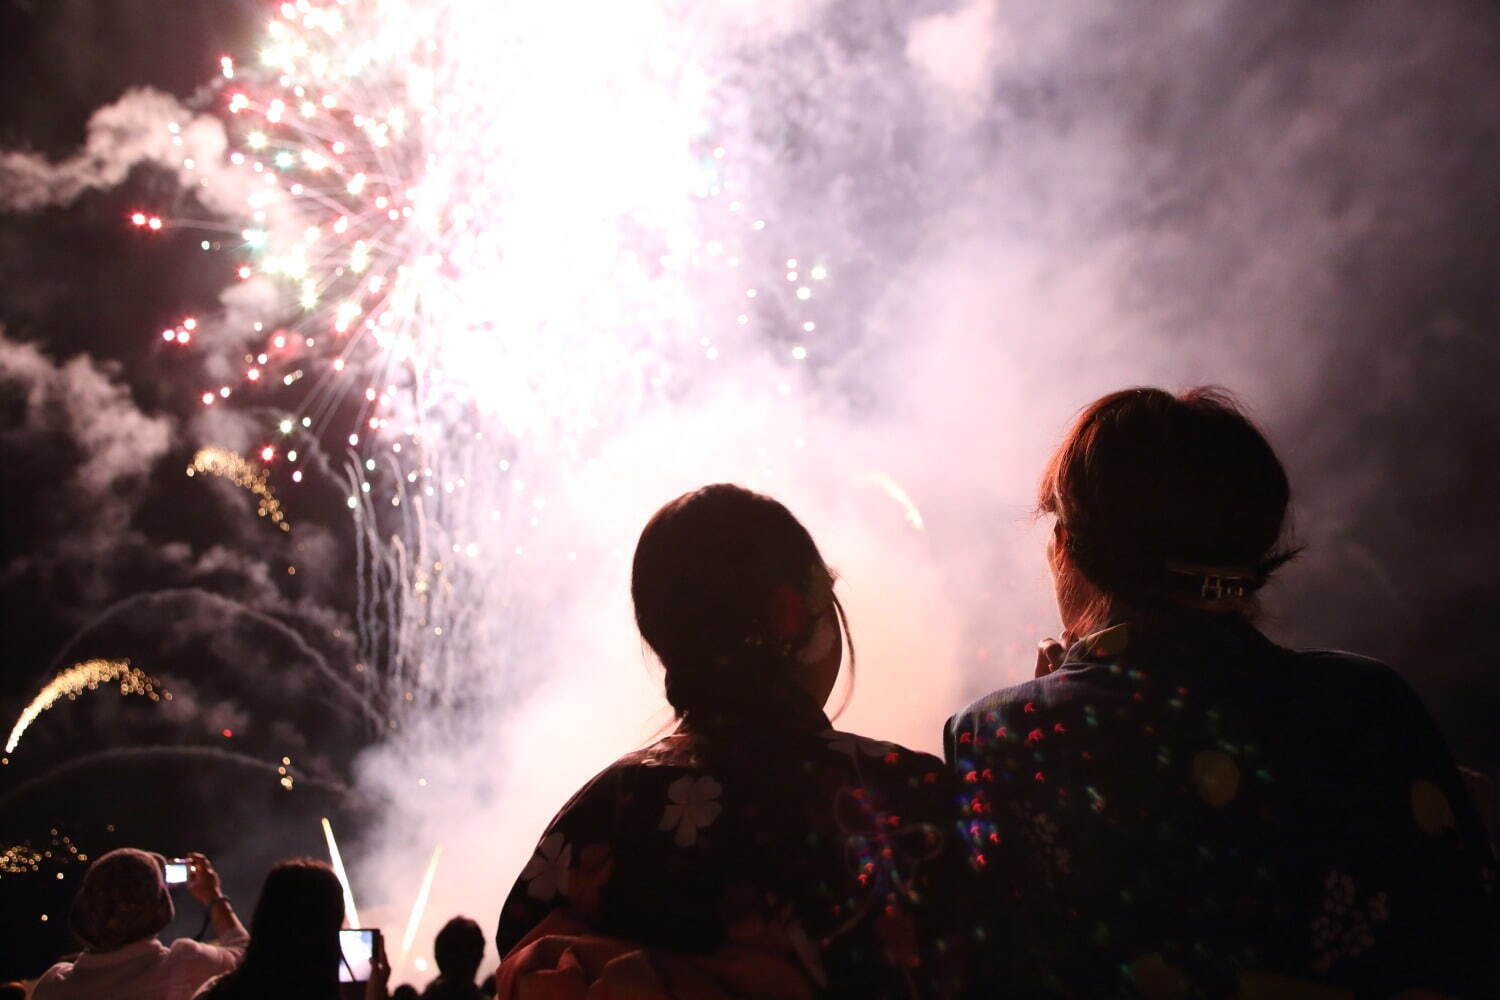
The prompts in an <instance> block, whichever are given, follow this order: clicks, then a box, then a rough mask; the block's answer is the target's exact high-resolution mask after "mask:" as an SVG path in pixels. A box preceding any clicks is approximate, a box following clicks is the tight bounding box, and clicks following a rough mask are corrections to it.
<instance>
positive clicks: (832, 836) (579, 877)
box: [496, 711, 963, 997]
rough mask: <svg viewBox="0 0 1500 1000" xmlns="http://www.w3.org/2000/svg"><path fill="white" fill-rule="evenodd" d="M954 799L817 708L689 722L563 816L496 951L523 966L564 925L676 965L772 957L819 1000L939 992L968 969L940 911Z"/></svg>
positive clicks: (911, 762) (914, 763)
mask: <svg viewBox="0 0 1500 1000" xmlns="http://www.w3.org/2000/svg"><path fill="white" fill-rule="evenodd" d="M951 802H952V785H951V779H950V777H949V772H948V771H947V769H946V768H945V767H944V766H943V763H942V762H941V761H939V760H938V759H937V758H935V757H932V756H930V755H928V754H922V753H915V752H913V751H911V750H907V749H905V748H903V747H900V746H897V745H895V744H893V743H883V742H877V741H875V740H869V739H865V738H863V737H860V736H855V735H852V734H850V733H843V732H838V731H835V730H834V729H832V728H830V727H829V725H828V720H827V719H826V717H824V716H823V714H822V713H821V712H816V711H809V712H807V713H806V715H805V717H804V718H800V719H779V720H777V721H776V722H774V723H770V722H755V723H751V722H745V721H741V722H733V721H729V720H724V719H718V720H714V721H711V722H709V723H707V724H705V725H691V724H684V726H683V727H682V728H680V729H679V731H678V732H676V733H674V734H673V735H671V736H668V737H666V738H665V739H662V740H660V741H658V742H657V743H655V744H653V745H652V746H650V747H647V748H646V749H644V750H640V751H637V752H635V753H632V754H628V755H626V756H625V757H622V758H621V759H620V760H618V761H616V762H615V763H614V764H612V765H610V766H609V767H608V768H606V769H605V770H604V772H603V773H601V774H600V775H599V776H598V777H596V778H594V779H593V780H592V781H591V782H589V783H588V784H587V785H585V786H584V787H583V789H582V790H580V791H579V792H578V793H577V794H576V795H575V796H574V797H573V799H572V801H570V802H569V803H568V804H567V805H566V806H564V807H563V810H562V811H561V812H560V813H559V814H558V815H557V817H556V818H555V819H554V820H553V821H552V823H551V824H550V825H549V826H548V827H547V830H546V832H545V833H543V835H542V838H541V842H540V844H538V846H537V849H536V853H535V855H534V856H533V857H532V859H531V861H530V863H528V864H527V865H526V867H525V869H524V870H523V871H522V872H521V876H520V878H519V879H518V880H517V882H516V884H515V887H514V888H513V889H512V890H511V893H510V896H509V898H508V899H507V900H506V903H505V907H504V909H503V910H502V912H501V915H500V927H499V931H498V933H497V936H496V943H497V945H498V948H499V951H500V954H501V956H502V957H505V958H508V959H513V956H512V955H511V953H512V952H513V950H517V945H518V943H522V942H523V939H526V938H527V936H528V935H532V937H533V938H534V937H535V934H534V933H533V932H534V931H536V930H537V929H538V927H539V925H541V924H542V922H543V921H544V920H546V919H548V918H549V916H550V915H554V914H557V913H559V911H560V912H561V914H563V915H565V916H566V922H567V923H570V924H573V925H575V926H577V925H581V926H585V927H587V928H588V929H589V930H590V931H591V932H593V933H596V934H598V935H601V936H603V937H606V938H609V939H612V940H614V941H620V940H623V941H627V942H632V943H633V944H637V945H641V946H644V947H646V948H653V949H662V950H665V951H668V952H672V953H676V954H678V955H687V956H709V955H726V954H729V953H730V951H733V953H734V954H736V955H739V956H743V955H744V954H746V953H747V952H748V953H751V954H756V953H758V954H762V955H765V956H768V957H769V958H771V959H773V960H775V961H776V962H778V963H789V964H790V966H791V967H793V968H794V969H795V970H798V971H797V975H798V976H799V977H800V978H802V979H803V980H804V981H805V982H806V983H807V984H808V988H809V991H810V992H811V993H816V994H819V995H831V996H850V997H856V996H857V997H907V996H930V995H936V994H940V993H943V992H945V991H947V989H948V985H951V983H952V982H953V981H955V980H956V977H957V976H958V975H959V973H960V972H961V970H960V969H959V968H958V966H957V964H956V963H957V952H958V951H959V950H961V949H959V948H956V947H955V942H954V941H953V940H952V939H951V938H950V937H949V936H948V933H947V932H948V928H950V927H952V928H956V927H957V923H956V921H955V920H954V917H953V913H952V911H951V909H947V908H945V907H944V905H943V903H944V901H945V900H946V899H947V897H948V896H949V894H950V892H951V887H950V885H949V884H948V881H949V879H948V872H949V870H950V866H959V865H962V864H963V862H962V854H963V852H962V850H961V849H959V847H958V845H957V843H956V842H955V843H953V844H951V845H950V840H953V839H954V838H953V837H952V836H950V833H951V831H952V829H953V824H952V819H951V808H952V806H951ZM526 943H530V942H529V941H528V942H526ZM588 950H589V949H588V948H585V949H583V950H582V951H579V952H578V954H580V955H582V954H584V952H585V951H588ZM593 950H594V951H599V949H598V948H595V949H593ZM603 950H604V951H605V952H606V953H607V954H609V955H614V954H617V953H618V952H619V950H620V948H619V946H618V945H610V946H609V947H606V948H604V949H603ZM585 964H587V962H585Z"/></svg>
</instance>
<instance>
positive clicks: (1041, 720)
mask: <svg viewBox="0 0 1500 1000" xmlns="http://www.w3.org/2000/svg"><path fill="white" fill-rule="evenodd" d="M1289 496H1290V492H1289V488H1288V484H1287V479H1286V474H1285V472H1284V471H1283V469H1282V466H1281V463H1280V461H1279V460H1278V459H1277V458H1276V455H1275V453H1274V452H1273V451H1272V450H1271V447H1270V445H1269V444H1268V443H1267V442H1266V440H1265V438H1264V437H1262V435H1261V434H1260V432H1259V431H1258V430H1257V429H1256V428H1255V427H1254V425H1253V424H1251V422H1250V421H1249V420H1248V419H1246V418H1245V417H1244V416H1243V414H1242V413H1241V412H1240V411H1239V410H1238V409H1237V408H1236V406H1235V405H1234V404H1233V402H1232V400H1231V399H1229V398H1228V397H1227V396H1226V395H1224V394H1223V393H1222V392H1220V391H1217V390H1210V389H1198V390H1193V391H1191V392H1188V393H1186V394H1184V395H1182V396H1174V395H1172V394H1170V393H1167V392H1163V391H1161V390H1156V389H1131V390H1126V391H1123V392H1118V393H1114V394H1112V395H1109V396H1106V397H1104V398H1103V399H1100V400H1099V401H1097V402H1095V403H1094V404H1093V405H1091V406H1090V407H1088V408H1087V409H1086V410H1085V411H1084V412H1083V414H1082V416H1080V418H1079V419H1078V422H1077V423H1076V424H1075V425H1074V427H1073V429H1072V431H1071V432H1070V433H1069V435H1068V436H1067V438H1066V440H1065V441H1064V442H1063V444H1062V446H1061V447H1060V448H1059V449H1058V451H1057V453H1056V454H1055V455H1054V456H1053V458H1052V460H1051V463H1050V465H1049V466H1048V468H1047V471H1046V474H1045V475H1044V477H1043V480H1042V488H1041V494H1040V502H1039V509H1040V511H1041V512H1042V513H1044V514H1050V515H1053V516H1054V517H1055V524H1054V526H1053V532H1052V538H1051V543H1050V545H1049V552H1048V555H1049V561H1050V563H1051V568H1052V572H1053V577H1054V581H1055V584H1056V595H1057V605H1058V610H1059V612H1060V615H1061V618H1062V623H1063V626H1064V628H1065V630H1066V631H1065V633H1064V639H1065V640H1066V641H1065V642H1062V643H1059V642H1057V641H1055V640H1051V639H1048V640H1044V641H1043V643H1042V646H1041V649H1040V652H1039V656H1038V663H1037V669H1036V678H1035V679H1033V680H1031V681H1028V682H1026V683H1023V684H1018V685H1015V686H1013V687H1008V688H1003V689H1001V690H999V691H996V692H995V693H993V694H991V695H989V696H987V697H985V698H982V699H980V700H979V701H977V702H975V703H974V704H972V705H970V706H969V707H968V708H966V709H964V710H963V711H962V712H960V713H959V714H958V715H956V716H954V718H953V719H951V720H950V721H949V723H948V729H947V732H946V745H947V751H948V756H949V759H950V761H951V762H952V763H953V765H954V767H955V768H956V770H957V772H958V774H959V775H960V777H961V779H962V789H963V796H962V800H961V807H962V813H963V817H962V818H963V824H964V827H965V829H966V830H967V831H968V832H969V834H970V837H971V850H972V853H973V856H974V860H975V862H976V865H977V866H978V867H979V868H980V870H981V871H982V872H983V874H984V877H985V879H986V881H985V882H984V883H983V884H982V887H983V896H984V898H986V899H989V900H996V901H998V900H1002V899H1008V898H1018V899H1019V900H1020V902H1021V904H1022V906H1023V908H1024V914H1025V921H1024V926H1026V927H1029V928H1030V929H1032V930H1033V931H1034V939H1033V941H1032V944H1033V945H1034V947H1035V948H1036V949H1037V951H1038V952H1039V953H1040V954H1041V955H1042V956H1043V958H1044V964H1045V965H1046V966H1047V967H1048V968H1049V969H1050V972H1051V974H1052V975H1053V977H1054V978H1055V980H1056V984H1057V985H1058V986H1060V987H1062V988H1064V989H1065V990H1066V991H1067V992H1069V994H1070V995H1074V996H1090V997H1103V996H1115V995H1145V996H1148V997H1154V996H1184V997H1186V996H1195V997H1196V996H1206V997H1222V996H1230V995H1234V996H1257V997H1258V996H1267V997H1270V996H1276V997H1281V996H1291V995H1296V996H1302V995H1307V996H1311V995H1319V996H1324V995H1326V996H1351V995H1358V996H1391V995H1394V994H1396V993H1400V992H1401V991H1402V990H1405V989H1428V990H1441V991H1445V992H1448V991H1456V990H1458V989H1460V988H1462V987H1463V986H1464V985H1465V983H1466V981H1467V980H1468V978H1469V977H1471V976H1473V975H1474V973H1475V970H1476V967H1477V965H1478V963H1479V961H1480V960H1481V959H1482V958H1483V957H1484V956H1485V955H1486V954H1487V953H1488V952H1489V950H1490V949H1492V948H1493V941H1494V928H1495V906H1494V899H1493V878H1494V866H1493V859H1492V858H1491V856H1490V853H1489V850H1488V846H1487V844H1486V843H1485V839H1484V833H1483V830H1482V828H1481V826H1480V823H1479V819H1478V817H1477V816H1476V814H1475V810H1474V807H1473V805H1472V804H1471V802H1470V800H1469V796H1468V794H1467V793H1466V792H1465V789H1464V784H1463V781H1462V780H1461V779H1460V777H1459V774H1458V772H1457V770H1456V769H1455V767H1454V763H1453V761H1452V759H1451V758H1450V755H1449V753H1448V750H1447V747H1446V746H1445V744H1444V742H1443V739H1442V737H1441V736H1440V735H1439V734H1438V731H1437V728H1436V727H1435V725H1434V724H1433V721H1432V719H1431V718H1430V717H1429V716H1428V714H1427V712H1426V710H1425V709H1424V708H1423V706H1422V704H1421V703H1420V701H1418V699H1417V698H1416V696H1415V695H1414V694H1413V692H1412V691H1411V689H1410V688H1409V687H1407V685H1406V684H1405V683H1404V682H1403V681H1402V680H1401V678H1400V677H1398V676H1397V675H1396V674H1395V673H1394V672H1393V671H1392V670H1391V669H1390V668H1388V667H1386V666H1385V665H1383V664H1380V663H1377V662H1375V661H1372V660H1368V659H1364V658H1361V657H1357V656H1352V655H1350V654H1347V653H1336V652H1327V651H1305V652H1296V651H1292V650H1289V649H1283V648H1281V647H1279V646H1277V645H1275V644H1274V643H1272V642H1271V641H1270V640H1269V639H1267V638H1266V637H1265V636H1264V635H1262V634H1261V632H1260V631H1259V630H1258V629H1257V628H1256V627H1255V625H1254V622H1255V621H1256V619H1257V615H1258V610H1259V609H1258V603H1257V599H1256V595H1257V592H1258V591H1259V590H1260V589H1261V588H1262V587H1263V586H1264V585H1265V584H1266V583H1267V582H1268V581H1269V580H1270V578H1271V576H1272V574H1273V573H1275V571H1276V570H1277V569H1278V568H1279V567H1280V566H1281V565H1282V564H1283V563H1285V562H1286V561H1287V560H1288V559H1289V558H1290V557H1291V555H1292V550H1290V549H1288V548H1286V547H1285V543H1284V541H1283V532H1284V527H1285V522H1286V515H1287V507H1288V501H1289ZM1074 636H1077V637H1078V638H1076V639H1075V638H1074ZM1010 916H1011V915H1010V913H1009V912H1007V911H1003V910H999V909H998V908H997V910H996V913H995V914H994V915H992V919H994V920H995V921H997V922H998V923H1000V924H1001V925H1004V924H1005V922H1006V921H1007V920H1009V918H1010ZM981 978H982V977H981ZM1299 989H1300V990H1303V991H1304V992H1297V991H1298V990H1299ZM1320 989H1321V990H1323V991H1324V992H1321V993H1320V992H1317V991H1318V990H1320ZM1329 989H1333V990H1335V991H1336V992H1332V993H1328V992H1327V991H1328V990H1329ZM1308 990H1311V991H1313V992H1306V991H1308ZM1423 995H1429V994H1423ZM1475 995H1478V994H1475Z"/></svg>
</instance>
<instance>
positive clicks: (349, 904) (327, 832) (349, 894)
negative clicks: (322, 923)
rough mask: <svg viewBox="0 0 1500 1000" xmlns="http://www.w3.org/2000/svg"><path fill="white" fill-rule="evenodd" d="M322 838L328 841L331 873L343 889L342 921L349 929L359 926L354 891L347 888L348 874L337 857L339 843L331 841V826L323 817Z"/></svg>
mask: <svg viewBox="0 0 1500 1000" xmlns="http://www.w3.org/2000/svg"><path fill="white" fill-rule="evenodd" d="M323 836H324V837H325V838H326V839H327V840H328V857H329V858H330V859H331V860H332V861H333V872H334V874H335V875H337V876H338V877H339V884H340V885H342V886H343V887H344V919H345V921H346V922H347V923H348V924H349V926H350V927H358V926H359V910H358V909H356V908H355V906H354V890H353V889H352V888H351V887H350V886H349V873H348V872H346V871H344V859H343V857H341V856H340V855H339V842H338V841H337V840H334V839H333V824H332V823H330V822H328V817H327V816H324V817H323Z"/></svg>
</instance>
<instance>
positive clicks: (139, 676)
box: [5, 660, 172, 754]
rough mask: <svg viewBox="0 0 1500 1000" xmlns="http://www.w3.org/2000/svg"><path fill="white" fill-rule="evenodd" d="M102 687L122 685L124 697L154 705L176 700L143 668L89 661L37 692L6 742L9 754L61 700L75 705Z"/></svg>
mask: <svg viewBox="0 0 1500 1000" xmlns="http://www.w3.org/2000/svg"><path fill="white" fill-rule="evenodd" d="M101 684H118V685H119V688H120V693H121V694H122V695H132V694H135V695H142V696H144V697H146V698H150V699H151V700H152V701H160V700H161V699H163V698H166V699H168V700H170V699H171V697H172V694H171V692H169V691H164V690H162V688H161V684H160V683H159V682H158V681H156V680H155V679H154V678H152V677H151V676H149V675H148V674H146V673H145V672H144V671H142V670H140V669H139V668H137V667H132V666H131V665H130V661H129V660H85V661H83V662H82V663H78V664H75V665H73V666H71V667H69V668H68V669H67V670H64V671H63V672H62V673H60V674H58V675H57V676H56V677H54V678H53V679H52V680H51V681H49V682H48V683H47V686H46V687H44V688H42V689H41V691H39V692H37V696H36V697H35V698H33V699H31V704H29V705H27V706H26V708H25V709H24V710H22V712H21V717H20V718H18V719H17V720H16V724H15V725H14V726H12V727H11V730H10V737H9V738H8V739H7V740H6V741H5V752H6V753H8V754H9V753H14V752H15V750H16V747H18V746H20V744H21V737H22V736H23V735H24V734H25V733H26V729H27V727H29V726H30V725H31V724H32V723H33V722H35V721H36V718H37V716H39V715H41V714H42V713H43V712H45V711H47V709H49V708H51V707H52V706H53V705H55V704H56V703H57V701H58V699H60V698H67V699H69V700H70V701H71V700H73V699H75V698H77V697H78V696H79V695H80V694H83V693H85V692H87V691H94V690H97V689H98V687H99V685H101Z"/></svg>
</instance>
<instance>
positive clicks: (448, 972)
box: [422, 917, 484, 1000]
mask: <svg viewBox="0 0 1500 1000" xmlns="http://www.w3.org/2000/svg"><path fill="white" fill-rule="evenodd" d="M432 952H433V957H434V958H436V959H437V967H438V977H437V978H436V979H434V980H433V981H432V982H431V983H430V984H429V985H428V987H427V989H425V990H423V991H422V1000H477V998H478V996H479V987H478V986H476V985H475V983H474V977H475V976H477V975H478V974H479V963H480V962H482V961H484V931H482V930H480V929H479V924H477V923H475V922H474V921H473V920H470V919H469V918H468V917H454V918H453V919H452V920H450V921H448V922H447V923H446V924H444V925H443V929H442V930H440V931H438V933H437V938H436V939H435V940H434V941H433V945H432Z"/></svg>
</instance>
